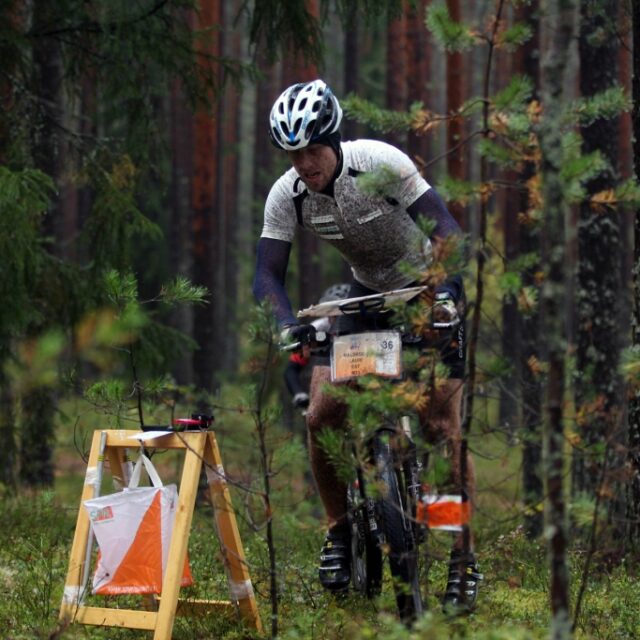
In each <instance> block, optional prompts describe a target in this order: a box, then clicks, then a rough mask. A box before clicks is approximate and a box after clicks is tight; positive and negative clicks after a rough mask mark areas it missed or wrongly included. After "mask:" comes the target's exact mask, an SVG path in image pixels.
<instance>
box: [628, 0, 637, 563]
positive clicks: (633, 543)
mask: <svg viewBox="0 0 640 640" xmlns="http://www.w3.org/2000/svg"><path fill="white" fill-rule="evenodd" d="M633 50H634V52H638V51H640V3H638V2H634V3H633ZM632 87H633V112H632V122H633V133H634V138H633V164H634V171H635V175H636V179H638V180H640V56H638V55H637V54H636V55H634V57H633V83H632ZM634 239H635V249H634V261H635V269H634V272H633V275H634V278H633V318H632V323H631V326H632V329H633V331H632V343H633V347H634V348H640V211H636V215H635V229H634ZM628 440H629V463H630V466H631V473H632V475H631V479H630V482H629V483H628V485H627V486H628V489H627V527H628V529H627V541H628V543H629V546H630V547H632V548H633V549H634V551H636V552H638V551H640V389H636V390H635V392H634V393H633V395H632V396H631V397H630V398H629V437H628Z"/></svg>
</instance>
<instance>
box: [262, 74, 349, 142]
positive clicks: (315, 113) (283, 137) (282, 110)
mask: <svg viewBox="0 0 640 640" xmlns="http://www.w3.org/2000/svg"><path fill="white" fill-rule="evenodd" d="M341 120H342V109H341V108H340V103H339V102H338V100H337V99H336V97H335V96H334V95H333V93H332V92H331V89H329V87H328V86H327V85H326V84H325V83H324V82H323V81H322V80H314V81H313V82H301V83H299V84H294V85H292V86H291V87H289V88H288V89H285V91H283V92H282V94H281V95H280V97H279V98H278V99H277V100H276V101H275V103H274V104H273V107H272V108H271V115H270V116H269V134H270V136H271V141H272V142H273V144H275V146H276V147H278V148H280V149H284V150H285V151H295V150H296V149H302V148H304V147H306V146H308V145H310V144H313V143H314V142H316V141H317V140H318V139H319V138H323V137H324V136H328V135H330V134H332V133H334V132H335V131H337V130H338V127H339V126H340V122H341Z"/></svg>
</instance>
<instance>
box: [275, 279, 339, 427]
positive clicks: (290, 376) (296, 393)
mask: <svg viewBox="0 0 640 640" xmlns="http://www.w3.org/2000/svg"><path fill="white" fill-rule="evenodd" d="M348 294H349V285H348V284H347V283H346V282H341V283H339V284H333V285H331V286H330V287H329V288H328V289H327V290H326V291H325V292H324V293H323V294H322V295H321V296H320V300H319V301H318V302H331V301H333V300H344V299H345V298H346V297H347V295H348ZM311 324H312V325H313V326H314V327H315V329H316V331H324V332H325V333H330V332H331V331H332V328H333V326H334V324H335V323H334V318H328V317H326V318H318V319H317V320H314V321H313V322H312V323H311ZM310 362H311V358H310V357H309V356H308V355H304V354H303V353H300V352H297V353H292V354H291V356H290V357H289V362H287V366H286V367H285V370H284V381H285V384H286V385H287V390H288V391H289V393H290V394H291V398H292V404H293V406H294V407H296V408H298V409H302V411H303V413H304V414H306V409H307V407H308V406H309V381H308V378H307V377H306V376H305V374H306V373H307V371H308V367H309V363H310Z"/></svg>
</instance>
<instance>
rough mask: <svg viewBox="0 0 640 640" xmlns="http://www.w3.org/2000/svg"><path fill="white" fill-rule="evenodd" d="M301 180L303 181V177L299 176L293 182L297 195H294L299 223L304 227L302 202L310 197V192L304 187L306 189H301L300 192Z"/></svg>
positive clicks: (294, 204)
mask: <svg viewBox="0 0 640 640" xmlns="http://www.w3.org/2000/svg"><path fill="white" fill-rule="evenodd" d="M301 182H302V179H301V178H297V179H296V181H295V182H294V183H293V190H294V192H295V193H296V195H295V196H293V206H294V207H295V208H296V218H297V220H298V224H299V225H300V226H301V227H302V226H304V225H303V224H302V203H303V202H304V201H305V199H306V198H307V197H308V195H309V192H308V191H307V190H306V189H304V191H301V192H300V193H298V189H299V188H300V184H301Z"/></svg>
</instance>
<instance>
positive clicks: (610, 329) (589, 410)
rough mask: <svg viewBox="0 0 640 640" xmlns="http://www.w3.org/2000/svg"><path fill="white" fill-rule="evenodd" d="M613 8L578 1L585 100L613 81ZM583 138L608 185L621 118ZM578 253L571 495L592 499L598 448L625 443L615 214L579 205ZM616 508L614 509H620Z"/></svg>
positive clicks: (597, 181) (610, 3)
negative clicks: (576, 437) (597, 155)
mask: <svg viewBox="0 0 640 640" xmlns="http://www.w3.org/2000/svg"><path fill="white" fill-rule="evenodd" d="M617 10H618V3H617V0H603V1H602V2H600V3H583V4H582V16H581V33H580V39H579V51H580V69H581V73H580V92H581V95H582V96H584V97H590V96H594V95H596V94H597V93H599V92H601V91H604V90H605V89H608V88H611V87H612V86H614V85H615V84H616V83H617V42H618V38H617V37H616V34H615V33H612V32H610V31H609V32H608V31H607V29H610V27H608V26H607V25H608V24H609V17H610V16H613V15H617ZM614 26H615V25H614ZM598 34H600V35H599V36H598ZM603 36H604V37H603ZM582 135H583V152H584V153H585V154H586V153H592V152H594V151H596V150H599V151H600V152H601V153H602V154H603V156H604V157H605V158H606V160H607V161H608V162H609V164H610V165H611V170H610V171H606V172H603V173H602V174H600V175H599V176H597V177H596V178H594V179H593V180H591V181H590V182H589V184H588V185H587V189H588V193H589V194H590V195H593V194H595V193H598V192H600V191H603V190H606V189H611V188H613V186H614V184H615V180H616V166H617V152H618V146H617V140H618V119H617V118H611V119H599V120H597V121H596V122H594V123H593V124H591V125H589V126H588V127H586V128H584V129H583V131H582ZM578 251H579V262H578V296H577V302H578V304H577V314H578V327H577V330H578V335H577V353H576V358H577V367H576V369H577V372H578V374H577V376H576V410H577V412H578V415H579V416H580V418H581V419H580V420H579V422H578V427H579V434H580V437H581V442H580V444H579V446H578V447H577V448H576V449H575V450H574V455H573V464H572V480H573V492H574V494H579V493H585V494H587V495H588V496H590V497H592V498H593V497H595V495H596V491H597V489H598V484H599V483H600V482H602V481H603V478H605V476H606V475H607V470H606V469H604V468H603V465H604V459H603V456H602V453H601V452H602V445H603V444H604V443H607V444H610V445H611V444H613V443H614V442H617V443H620V444H621V443H622V438H621V433H620V409H621V407H620V380H619V376H618V374H617V370H618V361H619V357H620V339H619V336H620V334H621V331H622V327H621V323H620V317H619V314H618V313H617V312H616V310H617V309H619V304H620V297H621V296H620V275H621V272H620V268H621V261H620V255H621V243H620V221H619V214H618V212H617V211H615V210H611V209H607V210H598V209H594V208H593V207H591V206H590V205H589V203H585V204H583V205H582V206H581V208H580V222H579V225H578ZM614 464H615V463H614ZM615 466H621V465H620V464H615ZM603 474H604V475H603ZM615 510H616V511H618V512H619V508H618V509H615Z"/></svg>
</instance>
